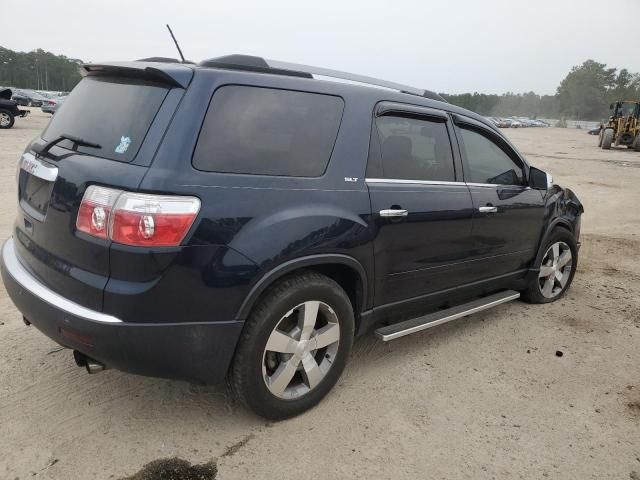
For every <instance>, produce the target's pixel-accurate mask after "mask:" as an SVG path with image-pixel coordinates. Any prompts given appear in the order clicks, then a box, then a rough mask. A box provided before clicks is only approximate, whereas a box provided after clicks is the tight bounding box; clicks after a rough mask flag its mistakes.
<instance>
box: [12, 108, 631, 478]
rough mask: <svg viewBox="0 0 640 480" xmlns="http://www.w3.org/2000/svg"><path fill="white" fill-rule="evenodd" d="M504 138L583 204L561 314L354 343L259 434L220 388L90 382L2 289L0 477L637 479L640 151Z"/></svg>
mask: <svg viewBox="0 0 640 480" xmlns="http://www.w3.org/2000/svg"><path fill="white" fill-rule="evenodd" d="M33 110H34V112H33V115H32V116H30V117H28V118H26V119H18V120H17V121H16V126H15V128H13V129H11V130H1V131H0V236H1V237H2V238H6V237H7V236H8V235H10V232H11V224H12V222H13V218H14V214H15V208H16V193H15V163H16V160H17V159H18V157H19V155H20V153H21V152H22V150H23V148H24V146H25V144H26V143H27V141H28V140H29V139H31V138H32V137H34V136H36V135H37V134H38V132H39V131H40V130H41V129H42V128H43V127H44V126H45V125H46V124H47V122H48V118H49V116H48V115H44V114H42V113H40V112H39V111H38V110H39V109H33ZM506 133H507V135H508V136H509V137H510V138H511V139H512V140H513V142H514V143H515V144H516V145H517V146H518V147H519V148H520V150H521V151H522V152H523V153H525V155H526V156H527V158H528V159H529V160H530V161H531V163H532V164H535V165H536V166H539V167H541V168H543V169H546V170H548V171H550V172H552V173H553V175H554V177H555V180H556V181H557V182H558V183H560V184H562V185H565V186H569V187H571V188H572V189H574V190H575V191H576V192H577V194H578V195H579V197H580V199H581V200H582V202H583V203H584V205H585V209H586V213H585V215H584V217H583V237H582V242H583V247H582V250H581V252H580V253H581V258H580V264H579V268H578V272H577V274H576V277H575V280H574V283H573V287H572V289H571V291H570V292H569V293H568V295H567V296H566V297H565V298H563V299H562V300H561V301H559V302H557V303H554V304H552V305H544V306H530V305H527V304H524V303H521V302H513V303H510V304H507V305H503V306H500V307H497V308H495V309H494V310H490V311H487V312H484V313H480V314H476V315H473V316H470V317H467V318H465V319H461V320H459V321H457V322H453V323H451V324H447V325H443V326H441V327H439V328H435V329H432V330H430V331H426V332H422V333H418V334H415V335H411V336H408V337H404V338H401V339H399V340H395V341H393V342H391V343H389V344H383V343H381V342H378V341H377V340H375V338H373V336H368V337H365V338H362V339H360V340H359V341H358V342H357V343H356V345H355V347H354V352H353V356H352V358H351V361H350V362H349V365H348V366H347V369H346V371H345V373H344V375H343V377H342V379H341V380H340V382H339V384H338V385H337V387H336V388H335V389H334V391H333V392H332V393H331V394H330V395H329V396H328V397H327V398H326V399H325V400H324V401H323V402H322V403H321V404H320V405H319V406H318V407H317V408H315V409H314V410H312V411H311V412H309V413H307V414H305V415H302V416H300V417H298V418H295V419H292V420H288V421H284V422H280V423H275V424H272V423H265V421H264V420H261V419H259V418H256V417H255V416H253V415H251V414H250V413H248V412H246V411H245V410H243V409H241V408H240V407H238V406H236V405H235V404H234V403H233V401H232V400H231V399H230V398H229V397H228V396H227V395H226V394H225V390H224V388H222V387H196V386H192V385H189V384H187V383H181V382H174V381H167V380H159V379H152V378H143V377H137V376H133V375H127V374H124V373H120V372H117V371H112V370H109V371H106V372H104V373H101V374H99V375H92V376H89V375H87V374H86V373H85V372H84V370H82V369H79V368H77V367H76V366H75V365H74V363H73V360H72V357H71V354H70V352H69V351H65V350H59V348H58V346H57V345H56V344H55V343H53V342H52V341H50V340H49V339H48V338H46V337H45V336H43V335H42V334H40V333H39V332H37V331H36V330H34V329H33V328H27V327H25V326H24V324H23V323H22V320H21V316H20V314H19V313H18V311H17V310H16V309H15V307H14V306H13V305H12V304H11V302H10V301H9V299H8V297H7V296H6V293H5V291H4V289H2V288H0V453H1V455H0V478H2V479H9V480H11V479H16V478H20V479H27V478H38V479H83V480H86V479H94V478H95V479H111V478H113V479H119V478H122V477H126V476H132V475H135V476H134V477H132V478H159V477H158V476H157V475H159V473H158V472H161V471H162V468H163V465H165V464H166V465H178V466H179V468H184V467H185V465H186V466H188V464H186V463H185V462H181V461H179V460H176V459H173V458H172V457H179V458H180V459H183V460H186V461H187V462H190V463H193V464H206V465H200V466H198V467H197V468H195V469H194V470H193V472H196V471H197V472H200V473H198V475H200V474H201V473H202V472H210V475H211V476H206V475H205V474H204V473H202V476H196V473H193V472H192V476H187V474H185V476H184V477H183V478H213V476H215V471H216V469H217V478H219V479H224V480H226V479H236V478H237V479H246V478H275V477H277V478H281V479H288V478H292V479H300V478H312V477H313V478H319V479H325V478H394V479H398V478H430V479H440V478H442V479H457V478H474V479H475V478H497V479H513V478H543V477H544V478H556V479H573V478H576V479H585V478H594V479H605V478H612V479H613V478H615V479H625V478H640V473H639V472H640V375H639V370H638V365H639V364H640V213H639V210H638V205H640V188H639V187H638V186H639V185H640V154H639V153H635V152H632V151H627V150H626V149H625V150H616V151H609V152H605V151H602V150H599V149H598V148H596V141H597V139H596V137H592V136H589V135H587V134H586V133H585V132H584V131H580V130H567V129H555V128H548V129H521V130H506ZM557 351H560V352H562V353H563V355H562V356H561V357H559V356H557V355H556V352H557ZM163 459H171V460H168V461H167V462H163ZM158 460H159V461H158ZM149 462H154V463H152V464H151V467H148V468H151V470H145V469H143V467H144V466H145V465H146V464H148V463H149ZM166 468H171V467H166ZM176 468H177V467H176ZM140 469H143V470H142V471H140V472H139V470H140ZM136 472H138V473H137V474H136ZM150 472H152V473H150ZM153 472H155V473H153ZM207 475H208V474H207ZM163 478H165V477H163ZM166 478H174V477H169V476H167V477H166ZM175 478H178V477H175Z"/></svg>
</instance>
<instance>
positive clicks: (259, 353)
mask: <svg viewBox="0 0 640 480" xmlns="http://www.w3.org/2000/svg"><path fill="white" fill-rule="evenodd" d="M305 302H322V303H323V304H326V305H327V306H329V307H330V309H331V310H332V314H335V317H337V323H338V325H339V341H338V343H337V351H335V352H334V356H333V357H332V361H330V367H329V368H328V370H327V371H326V373H325V374H324V377H323V378H322V379H321V380H320V382H319V383H318V384H317V385H316V386H315V387H313V388H311V389H310V390H308V391H307V392H306V393H304V394H303V395H301V396H299V397H298V398H295V399H285V398H281V397H278V396H276V395H275V394H274V393H272V392H271V390H270V389H269V388H268V387H267V381H266V379H265V378H264V376H263V368H264V367H263V366H264V365H266V358H267V355H268V354H267V353H266V351H265V349H266V345H267V341H268V340H269V338H270V336H271V334H272V332H273V331H274V330H275V328H276V326H278V325H280V324H281V322H282V321H283V318H289V317H287V315H289V314H291V312H292V311H293V309H295V308H296V306H300V305H301V304H303V303H305ZM291 315H295V313H293V314H291ZM354 328H355V322H354V315H353V308H352V305H351V302H350V300H349V297H348V296H347V294H346V293H345V291H344V290H343V289H342V288H341V287H340V285H338V284H337V283H336V282H335V281H333V280H331V279H330V278H328V277H326V276H324V275H321V274H319V273H316V272H313V271H303V272H300V273H297V274H294V275H291V276H288V277H285V278H284V279H282V280H280V281H278V283H277V284H275V285H274V286H273V287H271V288H269V290H268V291H267V292H266V294H265V295H264V296H263V298H262V299H261V300H260V301H259V303H258V305H257V306H256V307H255V308H254V309H253V310H252V312H251V314H250V316H249V319H248V320H247V322H246V324H245V326H244V330H243V332H242V335H241V337H240V340H239V342H238V346H237V348H236V352H235V355H234V358H233V363H232V365H231V368H230V369H229V375H228V383H229V385H230V387H231V389H232V391H233V392H234V394H235V395H236V397H237V398H238V399H239V400H240V402H241V403H242V404H243V405H245V406H246V407H247V408H249V409H250V410H252V411H253V412H255V413H256V414H258V415H260V416H262V417H265V418H267V419H271V420H281V419H285V418H289V417H293V416H295V415H299V414H300V413H303V412H305V411H306V410H309V409H310V408H312V407H313V406H315V405H316V404H317V403H318V402H320V400H322V398H323V397H324V396H325V395H326V394H327V393H329V391H330V390H331V389H332V388H333V386H334V385H335V383H336V382H337V381H338V378H339V377H340V374H341V373H342V371H343V370H344V367H345V365H346V363H347V359H348V357H349V354H350V352H351V346H352V344H353V336H354ZM317 353H318V354H320V360H318V361H321V362H324V357H323V355H325V354H323V353H322V351H321V350H318V351H317ZM278 355H280V354H278ZM327 358H329V357H327ZM280 361H281V362H284V360H280ZM279 366H280V365H278V367H279ZM302 374H303V372H302V371H301V372H300V374H298V373H296V374H295V375H300V377H301V378H302ZM295 378H296V377H294V379H295ZM287 385H288V383H287ZM303 388H304V385H303Z"/></svg>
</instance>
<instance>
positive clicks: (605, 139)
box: [601, 128, 613, 150]
mask: <svg viewBox="0 0 640 480" xmlns="http://www.w3.org/2000/svg"><path fill="white" fill-rule="evenodd" d="M612 143H613V128H605V130H604V132H603V133H602V145H601V147H602V149H603V150H609V149H610V148H611V144H612Z"/></svg>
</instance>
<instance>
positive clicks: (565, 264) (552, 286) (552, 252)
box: [538, 242, 573, 298]
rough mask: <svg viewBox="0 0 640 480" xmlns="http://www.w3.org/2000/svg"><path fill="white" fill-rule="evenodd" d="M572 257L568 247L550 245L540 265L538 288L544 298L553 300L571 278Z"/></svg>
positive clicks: (560, 243) (557, 244)
mask: <svg viewBox="0 0 640 480" xmlns="http://www.w3.org/2000/svg"><path fill="white" fill-rule="evenodd" d="M572 268H573V255H572V254H571V249H570V248H569V245H567V244H566V243H565V242H556V243H554V244H553V245H551V246H550V247H549V248H548V249H547V251H546V253H545V254H544V257H543V258H542V264H541V265H540V273H539V274H538V287H539V288H540V293H542V296H544V297H545V298H555V297H557V296H558V295H560V294H561V293H562V292H563V290H564V287H565V286H566V285H567V282H568V281H569V278H570V277H571V269H572Z"/></svg>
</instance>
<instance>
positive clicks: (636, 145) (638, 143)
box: [631, 132, 640, 152]
mask: <svg viewBox="0 0 640 480" xmlns="http://www.w3.org/2000/svg"><path fill="white" fill-rule="evenodd" d="M631 148H633V149H634V150H635V151H636V152H640V132H638V134H637V135H636V138H634V139H633V143H632V144H631Z"/></svg>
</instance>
